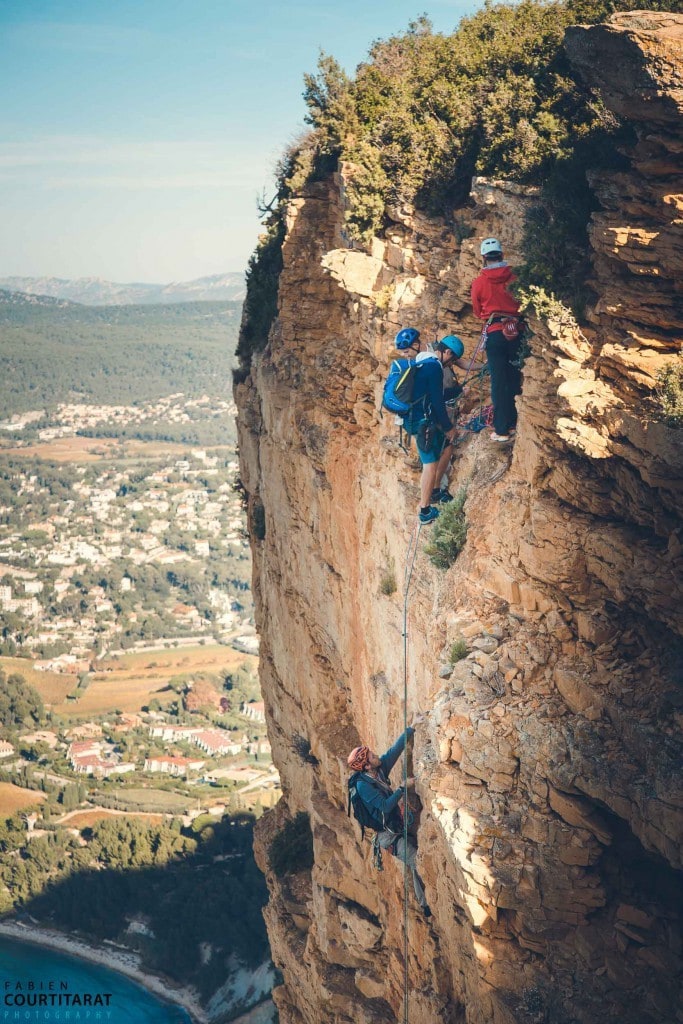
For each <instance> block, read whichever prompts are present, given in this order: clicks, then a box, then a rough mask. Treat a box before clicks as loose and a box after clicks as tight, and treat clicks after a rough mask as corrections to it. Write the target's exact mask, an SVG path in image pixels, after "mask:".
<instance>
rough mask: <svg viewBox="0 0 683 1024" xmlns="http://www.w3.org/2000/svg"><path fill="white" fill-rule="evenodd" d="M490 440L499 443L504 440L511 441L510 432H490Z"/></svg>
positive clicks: (502, 442)
mask: <svg viewBox="0 0 683 1024" xmlns="http://www.w3.org/2000/svg"><path fill="white" fill-rule="evenodd" d="M491 440H492V441H498V443H499V444H504V443H505V442H506V441H512V435H511V434H496V433H493V434H491Z"/></svg>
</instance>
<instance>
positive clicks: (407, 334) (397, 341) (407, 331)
mask: <svg viewBox="0 0 683 1024" xmlns="http://www.w3.org/2000/svg"><path fill="white" fill-rule="evenodd" d="M419 337H420V332H419V331H418V330H416V329H415V328H414V327H402V328H401V330H400V331H399V332H398V334H397V335H396V337H395V338H394V346H395V347H396V348H397V349H399V351H401V352H402V351H403V350H404V349H406V348H413V347H414V346H415V345H416V344H417V342H418V339H419Z"/></svg>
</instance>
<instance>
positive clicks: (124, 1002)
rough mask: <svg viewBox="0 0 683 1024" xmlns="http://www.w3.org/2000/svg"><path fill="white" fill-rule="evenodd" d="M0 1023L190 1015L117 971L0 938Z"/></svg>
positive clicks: (116, 1022)
mask: <svg viewBox="0 0 683 1024" xmlns="http://www.w3.org/2000/svg"><path fill="white" fill-rule="evenodd" d="M41 997H42V998H41ZM41 1003H42V1005H40V1004H41ZM32 1004H33V1005H32ZM60 1004H61V1005H60ZM0 1024H190V1017H189V1015H188V1014H187V1012H186V1011H185V1010H183V1009H182V1008H181V1007H179V1006H172V1005H171V1004H170V1003H164V1002H161V1000H159V999H156V998H155V997H154V996H153V995H151V994H150V993H149V992H147V991H146V989H144V988H142V987H141V986H140V985H136V983H135V982H134V981H131V980H130V978H126V977H125V976H124V975H123V974H117V973H116V971H108V970H107V968H106V967H100V965H99V964H91V963H88V961H87V960H78V959H77V958H76V957H71V956H65V955H64V954H62V953H57V952H55V951H54V950H52V949H43V948H42V947H40V946H34V945H32V944H31V943H28V942H16V941H14V939H9V938H6V937H5V936H0Z"/></svg>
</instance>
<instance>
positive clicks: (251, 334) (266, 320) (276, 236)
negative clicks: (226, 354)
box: [233, 214, 285, 383]
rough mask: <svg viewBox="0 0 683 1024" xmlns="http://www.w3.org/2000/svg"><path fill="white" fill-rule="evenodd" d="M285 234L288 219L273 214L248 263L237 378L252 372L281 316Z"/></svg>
mask: <svg viewBox="0 0 683 1024" xmlns="http://www.w3.org/2000/svg"><path fill="white" fill-rule="evenodd" d="M284 238H285V227H284V220H283V219H282V217H281V216H280V215H279V214H276V215H274V216H273V217H272V218H271V221H270V224H269V226H268V229H267V232H266V234H265V235H264V236H263V237H262V238H261V241H260V242H259V244H258V246H257V248H256V252H255V253H254V254H253V256H252V257H251V259H250V260H249V264H248V267H247V274H246V280H247V294H246V297H245V299H244V307H243V309H242V323H241V326H240V335H239V341H238V343H237V350H236V355H237V358H238V359H239V364H240V365H239V369H238V370H235V372H234V374H233V379H234V380H235V382H236V383H241V382H242V381H243V380H245V379H246V377H247V376H248V374H249V369H250V367H251V359H252V356H253V354H254V353H255V352H262V351H263V349H264V348H265V347H266V344H267V342H268V334H269V332H270V328H271V326H272V323H273V320H274V319H275V317H276V316H277V296H278V287H279V281H280V273H281V271H282V243H283V241H284Z"/></svg>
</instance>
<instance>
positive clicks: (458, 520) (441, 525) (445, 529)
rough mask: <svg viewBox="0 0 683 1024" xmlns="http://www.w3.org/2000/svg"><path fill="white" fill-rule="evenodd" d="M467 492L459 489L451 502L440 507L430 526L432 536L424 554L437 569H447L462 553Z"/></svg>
mask: <svg viewBox="0 0 683 1024" xmlns="http://www.w3.org/2000/svg"><path fill="white" fill-rule="evenodd" d="M466 497H467V492H466V490H465V488H464V487H461V488H460V490H459V491H458V492H457V494H455V495H454V497H453V501H451V502H449V504H448V505H445V506H442V508H441V514H440V515H439V518H438V519H437V520H436V521H435V523H434V525H433V526H432V528H431V529H432V534H431V539H430V541H429V543H428V544H427V545H426V547H425V552H426V554H427V555H428V556H429V559H430V561H431V562H432V563H433V564H434V565H435V566H436V567H437V568H438V569H448V568H449V567H450V566H451V565H453V562H454V561H455V560H456V558H457V557H458V555H459V554H460V552H461V551H462V549H463V547H464V544H465V540H466V538H467V520H466V518H465V498H466Z"/></svg>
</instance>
